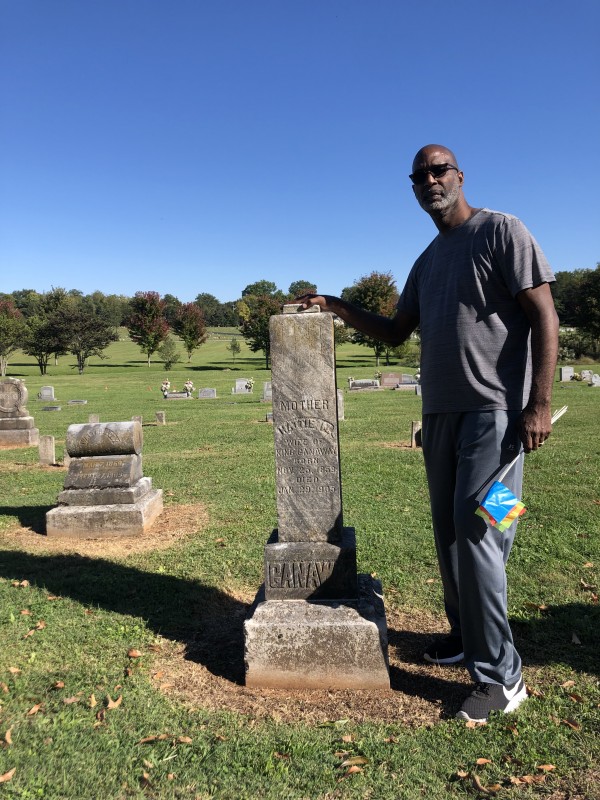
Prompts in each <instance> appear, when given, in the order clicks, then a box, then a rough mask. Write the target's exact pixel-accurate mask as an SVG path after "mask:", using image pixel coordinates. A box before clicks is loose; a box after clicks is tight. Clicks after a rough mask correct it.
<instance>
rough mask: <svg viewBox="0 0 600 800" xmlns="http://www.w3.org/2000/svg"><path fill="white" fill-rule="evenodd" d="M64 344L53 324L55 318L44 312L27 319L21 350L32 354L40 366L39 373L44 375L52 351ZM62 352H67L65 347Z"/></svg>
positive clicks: (29, 354) (60, 348) (59, 348)
mask: <svg viewBox="0 0 600 800" xmlns="http://www.w3.org/2000/svg"><path fill="white" fill-rule="evenodd" d="M64 346H65V342H64V338H63V337H62V336H61V332H60V330H58V329H57V327H56V325H55V320H54V319H53V318H52V317H49V316H47V315H46V314H36V315H35V316H32V317H29V319H28V320H27V328H26V331H25V335H24V338H23V345H22V350H23V352H24V353H27V355H28V356H33V357H34V358H35V360H36V361H37V363H38V367H39V368H40V374H41V375H45V374H46V372H47V370H48V361H49V360H50V356H51V355H52V354H53V353H57V352H58V351H59V350H62V348H63V347H64ZM62 352H67V351H66V349H65V350H62Z"/></svg>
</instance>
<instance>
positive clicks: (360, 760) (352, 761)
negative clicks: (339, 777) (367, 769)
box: [340, 756, 369, 768]
mask: <svg viewBox="0 0 600 800" xmlns="http://www.w3.org/2000/svg"><path fill="white" fill-rule="evenodd" d="M368 763H369V759H368V758H365V757H364V756H352V758H347V759H346V760H345V761H342V763H341V764H340V768H341V767H356V766H357V765H358V764H368Z"/></svg>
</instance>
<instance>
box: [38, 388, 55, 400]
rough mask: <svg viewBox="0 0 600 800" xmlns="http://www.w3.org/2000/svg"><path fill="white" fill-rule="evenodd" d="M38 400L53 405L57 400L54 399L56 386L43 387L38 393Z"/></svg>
mask: <svg viewBox="0 0 600 800" xmlns="http://www.w3.org/2000/svg"><path fill="white" fill-rule="evenodd" d="M38 400H43V401H44V402H46V403H48V402H50V403H51V402H53V401H54V400H56V398H55V397H54V386H42V388H41V389H40V391H39V392H38Z"/></svg>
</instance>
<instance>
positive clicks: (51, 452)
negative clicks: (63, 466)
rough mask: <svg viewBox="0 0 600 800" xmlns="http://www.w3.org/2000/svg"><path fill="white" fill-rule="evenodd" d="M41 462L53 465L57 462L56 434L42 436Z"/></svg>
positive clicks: (40, 445)
mask: <svg viewBox="0 0 600 800" xmlns="http://www.w3.org/2000/svg"><path fill="white" fill-rule="evenodd" d="M39 448H40V464H43V465H44V466H52V465H54V464H56V447H55V444H54V436H40V444H39Z"/></svg>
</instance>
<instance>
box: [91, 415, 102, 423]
mask: <svg viewBox="0 0 600 800" xmlns="http://www.w3.org/2000/svg"><path fill="white" fill-rule="evenodd" d="M88 422H100V415H99V414H90V415H89V417H88Z"/></svg>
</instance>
